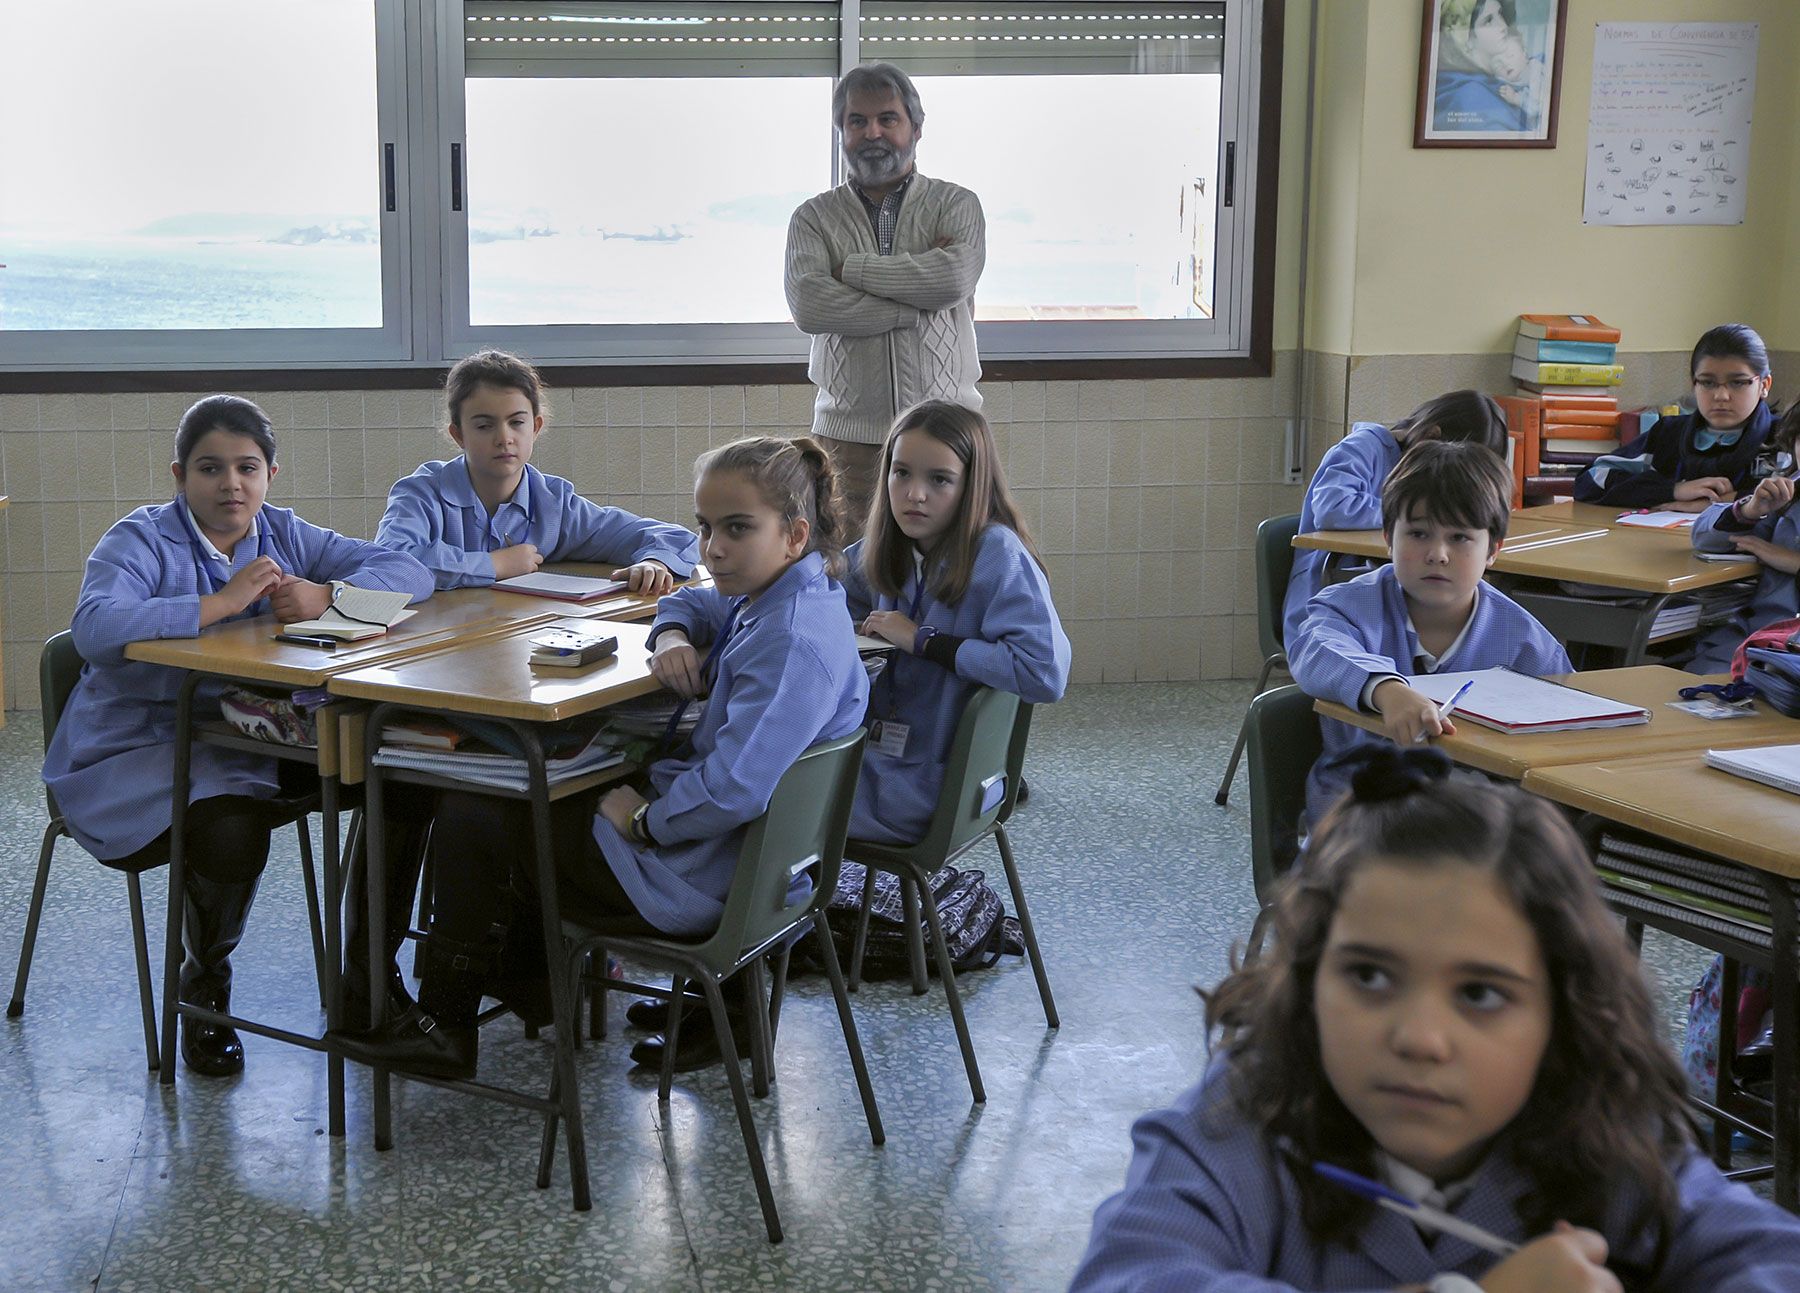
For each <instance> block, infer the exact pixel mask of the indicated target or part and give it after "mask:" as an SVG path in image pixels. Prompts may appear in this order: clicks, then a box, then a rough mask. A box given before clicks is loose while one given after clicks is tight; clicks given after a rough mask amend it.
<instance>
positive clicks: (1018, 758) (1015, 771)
mask: <svg viewBox="0 0 1800 1293" xmlns="http://www.w3.org/2000/svg"><path fill="white" fill-rule="evenodd" d="M1030 737H1031V706H1030V705H1027V704H1026V703H1025V702H1024V701H1020V702H1019V712H1018V714H1017V715H1016V716H1015V717H1014V718H1013V730H1012V741H1011V743H1010V744H1009V745H1008V746H1007V747H1006V802H1005V803H1003V804H1001V805H1000V817H999V821H1000V824H1001V825H1002V826H1004V825H1005V824H1006V822H1007V819H1008V818H1010V817H1011V816H1012V815H1013V809H1014V808H1016V807H1017V806H1018V803H1019V787H1020V786H1022V785H1024V784H1025V745H1026V742H1027V741H1028V740H1029V739H1030Z"/></svg>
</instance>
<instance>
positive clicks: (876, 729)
mask: <svg viewBox="0 0 1800 1293" xmlns="http://www.w3.org/2000/svg"><path fill="white" fill-rule="evenodd" d="M917 578H918V587H917V588H916V589H915V590H914V592H913V600H912V609H911V610H909V611H908V612H907V616H906V618H907V619H909V620H911V621H912V622H913V623H914V624H915V625H916V624H917V623H918V622H919V611H920V610H921V609H922V608H923V607H924V605H925V572H924V570H922V569H921V570H920V571H919V573H918V576H917ZM894 609H895V610H899V609H900V607H899V605H898V603H897V602H896V605H895V607H894ZM901 659H902V656H901V655H899V654H896V656H895V657H894V659H892V660H890V661H888V667H887V668H886V669H883V670H882V671H881V677H882V682H883V684H884V690H885V691H886V697H885V699H886V701H887V704H886V705H885V706H884V707H882V708H885V709H886V710H887V712H888V716H887V717H886V718H878V719H876V720H875V721H874V722H873V723H870V724H869V744H870V745H872V746H874V747H875V749H876V750H877V751H878V752H879V753H881V754H885V755H886V756H887V757H888V758H890V759H898V758H901V757H903V756H904V755H905V754H906V738H907V737H909V736H911V735H912V724H911V723H902V722H900V721H899V720H898V719H897V718H895V717H894V715H895V714H897V713H898V712H899V709H900V695H899V692H898V690H897V684H896V683H895V681H894V674H895V673H896V672H897V671H898V670H899V666H900V661H901Z"/></svg>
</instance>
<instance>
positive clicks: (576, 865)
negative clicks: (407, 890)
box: [341, 436, 869, 1077]
mask: <svg viewBox="0 0 1800 1293" xmlns="http://www.w3.org/2000/svg"><path fill="white" fill-rule="evenodd" d="M696 473H697V479H696V482H695V485H694V511H695V514H696V515H697V516H698V518H699V522H700V534H701V538H702V541H703V544H704V554H705V559H706V564H707V568H708V569H709V570H710V571H711V572H712V576H713V586H712V587H710V588H684V589H681V590H680V591H679V592H676V593H675V594H673V595H672V596H669V597H667V598H664V599H663V602H662V604H661V605H660V606H659V607H658V609H657V615H656V622H655V624H654V625H653V626H652V628H651V630H650V638H649V642H650V647H651V657H650V669H651V672H652V673H653V674H655V676H656V678H657V680H658V681H660V682H661V683H662V684H663V685H664V686H665V687H668V688H669V689H670V690H672V691H674V692H676V693H677V694H678V695H681V696H684V697H689V698H697V697H704V698H705V701H704V705H705V707H704V708H703V709H702V710H701V712H700V719H699V722H698V724H697V726H696V727H695V729H694V733H693V737H692V743H691V748H689V749H687V750H685V751H683V752H681V753H679V754H676V755H673V756H671V757H669V758H666V759H660V760H658V761H657V762H656V763H654V764H652V765H651V766H650V769H649V776H648V787H647V788H648V790H649V795H648V797H646V796H645V795H642V794H639V793H638V792H637V791H636V790H632V789H627V788H623V787H620V788H615V789H613V790H610V791H608V792H607V793H606V795H605V797H604V798H600V797H599V792H598V791H597V790H596V791H595V792H593V793H591V794H588V795H573V796H570V797H569V798H567V799H564V800H559V801H558V802H557V803H556V804H555V805H553V806H552V818H553V832H554V835H555V837H556V849H555V852H556V863H557V870H558V873H559V895H560V899H561V904H562V910H563V912H564V913H565V914H569V915H571V916H572V917H573V918H575V919H579V920H583V921H587V922H593V923H597V922H600V921H607V922H609V923H612V924H614V925H615V926H616V924H617V923H618V922H619V921H621V920H625V921H627V922H635V923H636V924H637V925H638V926H639V927H640V928H645V929H648V930H652V931H657V932H661V933H664V934H676V935H701V934H705V933H707V932H709V931H711V930H712V929H714V928H715V927H716V926H717V925H718V922H719V918H720V917H721V916H722V915H723V914H724V910H725V908H724V902H725V895H726V892H727V891H728V890H729V889H730V887H731V881H732V875H733V872H734V871H735V869H736V866H737V856H738V849H739V847H740V845H741V844H742V842H743V835H744V828H745V826H746V825H747V824H748V823H750V822H751V821H752V820H754V819H755V818H757V817H759V816H761V815H762V813H763V812H764V811H765V810H766V809H767V808H768V806H769V800H770V799H771V798H772V797H773V796H774V793H775V786H776V783H777V782H779V781H780V780H781V778H782V776H783V775H784V774H785V773H786V772H787V770H788V768H789V767H791V766H792V765H793V763H794V760H796V759H797V758H799V757H800V755H801V754H803V753H804V752H805V751H806V750H807V749H808V748H809V747H811V746H813V745H816V744H818V743H819V742H820V741H827V740H835V739H837V738H839V737H842V736H847V735H849V734H850V733H851V732H854V731H855V730H856V729H857V727H858V726H859V725H860V724H861V722H862V718H863V712H864V710H865V709H866V708H867V705H868V695H869V684H868V676H867V674H866V673H865V672H864V671H863V667H862V662H861V661H860V660H859V659H858V657H857V652H856V638H855V634H854V633H853V632H852V630H851V626H850V617H849V614H848V612H847V610H846V608H845V603H844V590H843V587H842V586H841V585H840V584H839V583H838V582H837V580H836V578H835V577H834V576H835V574H836V572H837V571H838V570H839V569H841V566H842V562H843V554H842V549H841V546H840V545H841V542H842V541H841V539H840V537H839V536H840V534H841V524H842V523H841V521H840V519H839V512H838V502H837V488H836V483H835V478H834V475H833V472H832V468H831V460H830V458H829V457H828V456H827V455H826V453H825V451H824V449H822V448H820V446H819V445H818V444H817V443H815V442H814V441H812V440H811V439H808V438H806V437H804V436H803V437H800V438H799V439H796V440H784V439H780V438H777V437H773V436H768V437H759V438H755V439H749V440H739V441H737V442H735V443H733V444H729V445H726V446H724V447H723V448H720V449H715V450H713V451H712V452H710V453H708V454H704V455H702V456H701V458H700V460H699V463H698V464H697V466H696ZM597 799H598V802H597V803H596V800H597ZM529 835H530V820H529V815H528V812H527V810H526V808H525V806H524V805H523V804H522V803H519V802H518V801H500V802H496V801H494V800H490V799H486V798H485V797H483V796H480V795H458V796H445V798H444V800H443V803H442V805H441V807H440V809H439V814H438V819H437V824H436V828H435V829H434V831H433V834H432V845H431V847H432V862H433V869H434V872H433V873H434V876H435V879H436V885H437V889H436V900H435V902H434V904H433V908H432V931H431V937H430V938H429V939H427V940H426V943H425V954H426V968H425V972H424V976H423V979H422V981H421V984H420V991H419V1004H418V1006H417V1007H416V1008H415V1009H413V1010H412V1011H409V1012H408V1013H407V1014H406V1015H404V1016H402V1017H400V1018H398V1019H395V1020H391V1021H390V1022H389V1023H388V1024H387V1025H386V1026H384V1027H383V1028H381V1029H378V1030H375V1031H373V1032H367V1033H361V1034H354V1035H349V1036H346V1037H344V1038H342V1040H341V1045H342V1048H343V1051H344V1053H345V1054H347V1055H349V1056H350V1057H351V1058H353V1059H361V1060H365V1061H367V1062H369V1063H379V1064H386V1065H391V1066H393V1067H396V1068H402V1069H407V1070H411V1071H414V1072H420V1073H432V1074H440V1075H448V1076H460V1077H467V1076H470V1075H472V1074H473V1073H474V1071H475V1062H476V1029H475V1015H476V1009H477V1007H478V1005H479V1003H480V998H481V996H482V993H483V989H484V987H487V986H488V983H487V981H486V978H485V975H486V972H487V967H488V966H489V965H490V964H491V962H492V961H493V959H494V953H495V951H496V950H497V949H495V948H494V947H493V945H492V942H491V940H490V939H489V937H488V931H489V924H490V921H491V920H492V917H493V913H494V911H495V910H500V909H504V905H505V903H506V901H507V893H506V890H507V887H508V884H509V881H508V872H509V870H511V869H512V866H513V862H514V860H515V859H517V858H518V857H519V841H520V840H521V839H528V838H529ZM531 879H532V877H531V876H530V875H526V874H522V873H521V872H519V871H515V872H514V873H513V875H512V877H511V881H510V883H511V884H513V885H529V883H530V882H531ZM807 884H808V881H807V878H806V877H805V875H804V874H802V875H801V876H799V877H797V878H796V880H795V885H796V888H797V890H798V892H799V893H800V894H801V895H803V894H804V892H805V888H806V886H807ZM734 982H737V981H736V980H734ZM728 999H731V994H729V993H728ZM665 1015H666V1011H665ZM737 1032H738V1039H739V1042H740V1044H742V1043H743V1042H744V1041H745V1040H746V1033H745V1030H744V1029H742V1028H741V1027H740V1028H739V1029H738V1030H737ZM711 1036H712V1030H711V1029H708V1028H686V1029H683V1030H682V1033H681V1045H680V1054H679V1056H678V1059H677V1063H678V1066H679V1067H681V1068H692V1067H696V1066H697V1065H699V1064H702V1063H706V1062H708V1061H712V1060H716V1059H717V1058H718V1050H717V1043H716V1041H708V1040H706V1039H707V1038H709V1037H711ZM690 1039H693V1040H691V1041H690ZM632 1058H633V1059H635V1060H637V1061H638V1062H639V1063H641V1064H650V1065H658V1064H660V1063H661V1062H662V1044H661V1041H660V1039H656V1040H646V1041H643V1042H640V1043H639V1044H638V1045H637V1046H636V1047H634V1048H633V1050H632Z"/></svg>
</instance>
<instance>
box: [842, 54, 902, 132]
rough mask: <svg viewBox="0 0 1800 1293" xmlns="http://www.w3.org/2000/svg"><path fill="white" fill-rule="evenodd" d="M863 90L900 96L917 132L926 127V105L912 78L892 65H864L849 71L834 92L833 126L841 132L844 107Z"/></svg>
mask: <svg viewBox="0 0 1800 1293" xmlns="http://www.w3.org/2000/svg"><path fill="white" fill-rule="evenodd" d="M859 90H887V91H889V92H890V93H893V94H896V95H898V96H900V106H901V107H903V108H905V109H906V115H907V116H908V117H909V118H910V119H911V120H912V127H913V129H914V130H917V129H919V128H920V127H921V126H923V125H924V124H925V105H924V104H922V103H920V102H919V91H918V89H917V87H915V86H914V85H913V83H912V78H911V77H910V76H908V75H907V74H906V73H905V72H902V71H901V70H900V69H899V68H897V67H895V66H894V65H893V64H892V63H864V64H862V66H860V67H853V68H851V69H850V70H849V71H848V72H845V73H844V75H843V77H842V78H841V79H840V80H839V81H838V83H837V89H835V90H833V91H832V92H831V124H832V125H834V126H836V127H837V128H838V130H839V131H840V132H841V131H842V130H843V128H844V105H845V104H846V103H847V102H849V99H850V96H851V95H852V94H855V93H856V92H857V91H859Z"/></svg>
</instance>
